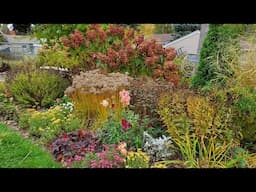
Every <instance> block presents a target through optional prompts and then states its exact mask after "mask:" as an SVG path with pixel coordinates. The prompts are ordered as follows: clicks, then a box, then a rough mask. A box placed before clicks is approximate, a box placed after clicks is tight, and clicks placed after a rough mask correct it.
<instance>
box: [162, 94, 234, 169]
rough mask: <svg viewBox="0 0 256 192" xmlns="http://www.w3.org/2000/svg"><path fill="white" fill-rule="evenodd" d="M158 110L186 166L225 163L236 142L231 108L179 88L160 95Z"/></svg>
mask: <svg viewBox="0 0 256 192" xmlns="http://www.w3.org/2000/svg"><path fill="white" fill-rule="evenodd" d="M158 113H159V115H160V118H161V120H162V121H163V122H164V124H165V125H166V127H167V131H168V133H169V134H170V136H171V138H172V140H173V141H174V142H175V144H176V145H177V146H178V148H179V151H180V153H181V154H182V157H183V158H182V159H183V161H184V165H185V166H186V167H191V168H192V167H225V164H226V162H227V161H229V159H228V155H227V154H228V153H229V151H230V149H231V148H232V147H234V145H235V142H234V141H233V138H232V130H231V129H230V119H231V111H229V110H228V109H226V108H224V107H223V106H221V105H215V104H214V103H212V102H210V100H209V98H208V97H202V96H199V95H195V94H191V93H188V92H186V91H178V92H176V93H173V94H172V95H171V96H169V95H168V96H167V95H164V96H162V97H161V98H160V102H159V109H158ZM165 163H167V162H165Z"/></svg>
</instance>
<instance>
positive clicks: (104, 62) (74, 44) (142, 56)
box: [61, 24, 179, 85]
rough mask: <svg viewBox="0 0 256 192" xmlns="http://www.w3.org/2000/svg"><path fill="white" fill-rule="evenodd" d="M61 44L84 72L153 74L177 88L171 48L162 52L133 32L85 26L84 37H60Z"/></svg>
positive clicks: (110, 27)
mask: <svg viewBox="0 0 256 192" xmlns="http://www.w3.org/2000/svg"><path fill="white" fill-rule="evenodd" d="M61 41H62V42H63V45H64V46H65V47H66V49H67V50H68V51H69V52H70V54H71V55H73V56H74V57H78V58H80V60H81V61H80V62H81V63H83V64H84V66H85V68H86V69H95V68H100V69H102V70H103V71H104V72H113V71H120V72H123V73H125V72H128V73H129V74H130V75H131V76H138V75H149V76H151V75H154V76H155V77H156V78H158V77H163V78H165V79H167V80H168V81H170V82H171V83H173V84H174V85H177V83H178V81H179V74H178V71H179V69H178V66H177V65H176V64H175V63H173V62H172V61H173V60H174V58H175V57H176V52H175V49H173V48H168V49H164V48H163V47H162V46H161V45H159V44H157V43H156V41H155V40H153V39H151V40H145V39H144V36H143V35H139V36H135V33H134V30H133V29H129V28H124V27H123V26H118V25H109V26H108V27H106V28H105V29H104V28H103V27H102V26H101V25H97V24H94V25H91V26H88V28H87V31H86V34H83V33H82V32H81V31H79V30H75V31H74V33H71V34H70V35H69V38H67V37H62V38H61Z"/></svg>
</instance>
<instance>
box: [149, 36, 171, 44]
mask: <svg viewBox="0 0 256 192" xmlns="http://www.w3.org/2000/svg"><path fill="white" fill-rule="evenodd" d="M152 38H153V39H155V40H156V42H157V43H159V44H162V45H165V44H166V43H168V42H170V41H172V40H173V35H172V34H171V33H166V34H153V36H152Z"/></svg>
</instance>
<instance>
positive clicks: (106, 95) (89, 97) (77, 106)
mask: <svg viewBox="0 0 256 192" xmlns="http://www.w3.org/2000/svg"><path fill="white" fill-rule="evenodd" d="M71 99H72V102H73V104H74V113H75V114H76V116H77V117H79V118H80V119H81V120H82V121H83V123H84V124H87V127H88V128H89V127H90V128H93V129H98V128H100V127H101V125H102V123H103V122H104V121H106V120H107V119H108V117H109V115H110V114H112V115H114V118H115V119H117V120H120V119H121V112H122V110H123V107H122V104H121V102H120V98H119V90H116V91H111V92H110V91H109V92H101V93H98V94H94V93H89V92H86V93H84V92H83V91H82V90H79V89H78V90H76V91H75V92H74V93H73V94H72V95H71ZM92 125H93V126H92Z"/></svg>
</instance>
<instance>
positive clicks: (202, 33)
mask: <svg viewBox="0 0 256 192" xmlns="http://www.w3.org/2000/svg"><path fill="white" fill-rule="evenodd" d="M208 30H209V24H201V29H200V39H199V46H198V50H197V54H198V56H199V55H200V51H201V48H202V45H203V42H204V38H205V36H206V34H207V32H208Z"/></svg>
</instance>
